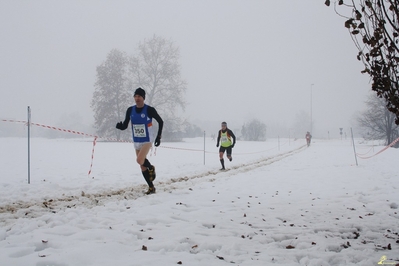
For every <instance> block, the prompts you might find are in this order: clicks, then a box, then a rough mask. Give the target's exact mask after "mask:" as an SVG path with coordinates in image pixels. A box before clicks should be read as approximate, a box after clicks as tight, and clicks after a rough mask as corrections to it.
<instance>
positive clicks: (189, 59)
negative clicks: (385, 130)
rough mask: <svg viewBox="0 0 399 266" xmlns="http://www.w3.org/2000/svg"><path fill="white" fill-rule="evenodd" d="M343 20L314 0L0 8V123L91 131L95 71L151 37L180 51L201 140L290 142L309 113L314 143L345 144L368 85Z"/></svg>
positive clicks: (92, 2)
mask: <svg viewBox="0 0 399 266" xmlns="http://www.w3.org/2000/svg"><path fill="white" fill-rule="evenodd" d="M344 21H345V19H344V18H342V17H339V16H338V15H337V14H335V12H334V10H333V9H332V8H327V7H326V6H325V5H324V2H323V1H320V0H306V1H295V0H279V1H260V0H259V1H255V0H250V1H236V0H216V1H215V0H213V1H208V0H201V1H183V0H168V1H162V0H149V1H148V0H146V1H97V0H88V1H74V0H72V1H50V0H43V1H41V0H39V1H19V0H17V1H7V0H0V35H1V42H0V90H1V97H0V119H18V120H26V118H27V106H30V107H31V110H32V122H36V123H42V124H47V125H51V126H58V127H68V129H73V130H94V129H92V128H91V126H92V125H93V123H94V119H93V111H92V109H91V108H90V101H91V99H92V97H93V92H94V82H95V79H96V67H97V66H99V65H100V64H101V63H102V62H104V61H105V60H106V56H107V54H108V53H109V52H110V51H111V50H112V49H119V50H121V51H124V52H126V53H127V54H133V53H134V52H135V49H136V48H137V46H138V44H139V43H140V42H143V41H144V40H145V39H149V38H151V37H152V36H153V35H154V34H155V35H158V36H161V37H163V38H165V39H168V40H170V41H172V42H173V43H174V44H175V46H177V47H179V49H180V64H181V75H182V79H183V80H185V81H186V82H187V93H186V101H187V107H186V110H185V112H184V113H183V114H180V115H181V116H183V117H185V118H186V119H187V120H188V121H189V122H190V123H193V124H195V125H197V126H199V127H200V128H202V129H203V130H204V131H205V132H206V134H207V135H208V136H209V135H211V134H215V133H217V130H219V129H220V123H221V122H222V121H226V122H227V123H228V126H229V127H230V128H231V129H233V131H234V130H240V129H241V127H242V125H243V124H244V123H246V122H248V121H250V120H252V119H259V120H260V121H262V122H264V123H265V124H266V126H267V137H276V136H280V137H288V136H289V135H290V134H292V133H291V132H292V131H294V128H295V127H296V125H297V124H298V123H299V124H306V123H308V125H309V129H310V113H312V118H313V119H312V120H313V126H312V133H313V134H312V135H313V136H314V137H315V138H327V137H332V138H338V137H339V136H340V135H339V133H340V130H339V128H343V129H344V132H345V133H347V134H348V135H349V134H350V127H354V128H356V122H355V119H354V116H355V115H357V113H358V112H360V111H363V110H364V109H365V104H364V102H365V100H366V99H367V95H368V94H369V93H370V91H371V89H370V87H371V85H370V79H369V76H368V75H364V74H361V73H360V71H361V70H363V68H364V66H363V65H362V63H361V62H359V61H357V60H356V55H357V53H358V51H357V49H356V48H355V46H354V45H353V43H352V41H351V38H350V36H349V34H348V32H347V29H346V28H344ZM312 84H313V85H312ZM134 89H135V88H132V98H131V102H132V105H133V104H134V99H133V92H134ZM144 89H145V88H144ZM127 107H128V106H126V108H127ZM161 116H162V114H161ZM116 122H117V121H115V123H116ZM10 126H11V125H10V124H4V122H2V125H0V128H6V127H7V128H8V127H10ZM354 131H355V134H356V133H357V132H356V129H355V130H354ZM87 133H94V132H87ZM305 133H306V132H303V136H297V137H304V135H305ZM238 135H239V134H238Z"/></svg>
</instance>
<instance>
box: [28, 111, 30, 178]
mask: <svg viewBox="0 0 399 266" xmlns="http://www.w3.org/2000/svg"><path fill="white" fill-rule="evenodd" d="M28 184H30V106H28Z"/></svg>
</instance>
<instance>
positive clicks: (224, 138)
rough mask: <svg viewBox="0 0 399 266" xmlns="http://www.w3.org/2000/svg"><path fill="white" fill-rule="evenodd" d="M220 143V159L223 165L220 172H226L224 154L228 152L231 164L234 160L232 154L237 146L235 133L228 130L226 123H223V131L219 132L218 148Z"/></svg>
mask: <svg viewBox="0 0 399 266" xmlns="http://www.w3.org/2000/svg"><path fill="white" fill-rule="evenodd" d="M219 143H220V148H219V159H220V163H221V164H222V168H221V169H220V170H225V168H224V159H223V154H224V152H226V153H227V158H228V159H229V161H230V162H231V161H232V160H233V157H231V153H232V150H233V147H234V145H235V144H236V136H235V135H234V133H233V131H231V130H230V129H229V128H227V123H226V122H222V129H221V130H219V132H218V139H217V142H216V147H219Z"/></svg>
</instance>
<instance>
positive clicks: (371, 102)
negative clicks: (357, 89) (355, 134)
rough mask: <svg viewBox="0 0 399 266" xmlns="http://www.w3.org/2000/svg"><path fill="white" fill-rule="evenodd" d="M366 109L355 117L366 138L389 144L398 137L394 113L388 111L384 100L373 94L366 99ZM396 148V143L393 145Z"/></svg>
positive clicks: (398, 131) (398, 132)
mask: <svg viewBox="0 0 399 266" xmlns="http://www.w3.org/2000/svg"><path fill="white" fill-rule="evenodd" d="M366 106H367V109H366V110H365V111H363V112H362V113H361V114H360V115H359V116H358V118H357V121H358V123H359V126H360V127H361V129H362V136H363V138H364V139H366V140H385V144H387V145H388V144H390V143H391V142H392V141H394V140H395V139H397V138H398V137H399V126H398V125H396V124H395V114H393V113H392V112H390V111H388V109H387V108H386V107H385V101H384V100H383V99H381V98H379V97H377V96H376V95H375V94H371V95H369V97H368V99H367V100H366ZM395 147H396V148H397V147H398V145H396V146H395Z"/></svg>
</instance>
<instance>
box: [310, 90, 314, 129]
mask: <svg viewBox="0 0 399 266" xmlns="http://www.w3.org/2000/svg"><path fill="white" fill-rule="evenodd" d="M313 85H314V84H311V85H310V134H313V132H312V128H313Z"/></svg>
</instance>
